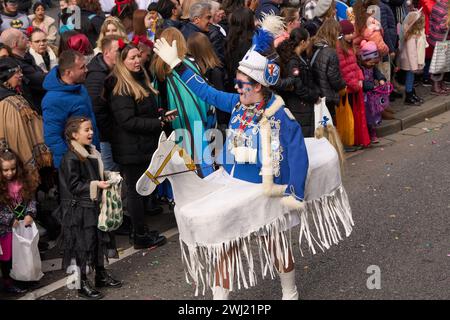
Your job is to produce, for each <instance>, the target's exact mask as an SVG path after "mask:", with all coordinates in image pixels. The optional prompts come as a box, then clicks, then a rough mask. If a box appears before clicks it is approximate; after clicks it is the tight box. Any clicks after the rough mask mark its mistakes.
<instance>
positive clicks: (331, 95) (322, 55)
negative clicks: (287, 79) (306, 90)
mask: <svg viewBox="0 0 450 320" xmlns="http://www.w3.org/2000/svg"><path fill="white" fill-rule="evenodd" d="M317 50H320V51H319V53H318V54H317V57H316V59H315V60H314V61H312V70H313V76H314V81H315V83H316V85H317V86H319V89H320V95H321V96H322V97H326V101H327V107H328V109H329V110H330V113H331V115H334V114H335V111H334V108H335V107H336V106H337V105H338V104H339V93H338V92H339V91H340V90H341V89H344V88H345V81H344V79H342V76H341V71H340V69H339V58H338V56H337V53H336V50H335V49H333V48H330V47H328V46H327V45H326V44H324V43H317V44H315V45H314V49H313V57H312V59H311V60H313V59H314V54H315V53H316V51H317Z"/></svg>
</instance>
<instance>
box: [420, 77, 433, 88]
mask: <svg viewBox="0 0 450 320" xmlns="http://www.w3.org/2000/svg"><path fill="white" fill-rule="evenodd" d="M422 86H424V87H431V80H430V79H422Z"/></svg>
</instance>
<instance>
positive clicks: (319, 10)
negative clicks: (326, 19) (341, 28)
mask: <svg viewBox="0 0 450 320" xmlns="http://www.w3.org/2000/svg"><path fill="white" fill-rule="evenodd" d="M332 2H333V0H318V1H317V5H316V7H315V8H314V17H321V16H323V15H324V14H325V12H327V10H328V9H329V8H330V7H331V3H332Z"/></svg>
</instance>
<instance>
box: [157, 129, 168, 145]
mask: <svg viewBox="0 0 450 320" xmlns="http://www.w3.org/2000/svg"><path fill="white" fill-rule="evenodd" d="M164 141H167V136H166V133H165V132H164V131H163V132H161V134H160V135H159V143H161V142H164Z"/></svg>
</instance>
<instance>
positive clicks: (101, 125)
mask: <svg viewBox="0 0 450 320" xmlns="http://www.w3.org/2000/svg"><path fill="white" fill-rule="evenodd" d="M87 68H88V73H87V76H86V81H85V83H84V85H85V86H86V89H87V91H88V94H89V96H90V97H91V101H92V108H93V109H94V113H95V119H96V120H97V121H96V122H97V127H98V130H99V132H100V141H109V135H110V133H111V132H112V131H114V126H113V124H112V116H111V111H110V108H109V105H108V102H107V100H106V99H104V98H105V96H104V94H103V87H104V85H103V84H104V82H105V79H106V77H107V76H108V75H109V73H110V71H109V67H108V65H107V64H106V62H105V60H103V54H101V53H99V54H98V55H96V56H95V57H94V58H93V59H92V60H91V62H89V64H88V65H87ZM107 98H109V96H108V97H107Z"/></svg>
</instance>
